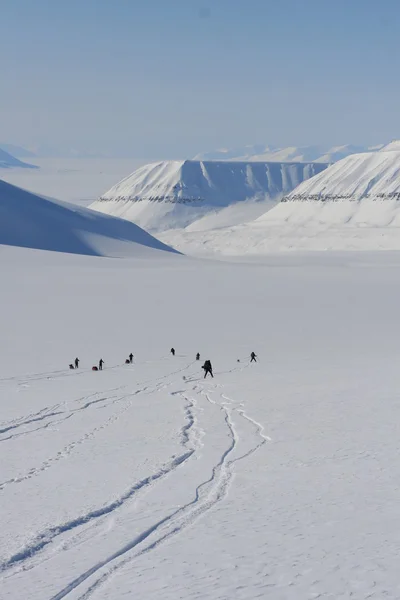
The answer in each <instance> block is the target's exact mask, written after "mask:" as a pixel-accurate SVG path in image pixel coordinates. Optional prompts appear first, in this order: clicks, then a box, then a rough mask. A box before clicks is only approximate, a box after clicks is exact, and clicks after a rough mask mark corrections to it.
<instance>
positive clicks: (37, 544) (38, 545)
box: [0, 367, 199, 574]
mask: <svg viewBox="0 0 400 600" xmlns="http://www.w3.org/2000/svg"><path fill="white" fill-rule="evenodd" d="M186 368H187V367H186ZM181 370H182V369H180V370H179V371H181ZM179 371H178V372H179ZM173 374H175V372H174V373H173ZM162 379H165V376H163V377H162ZM171 384H172V382H170V383H169V384H168V383H167V384H165V383H158V384H157V385H155V386H154V387H153V388H151V389H150V388H149V387H147V386H146V387H144V388H140V389H137V390H135V392H133V393H131V394H126V395H124V396H121V397H119V398H117V399H116V400H114V402H116V401H120V400H122V399H126V398H128V397H131V396H136V395H138V394H140V393H148V394H150V393H154V392H158V391H160V390H161V389H163V388H165V387H167V386H168V385H171ZM98 401H100V400H97V402H98ZM93 402H96V401H92V402H91V404H92V403H93ZM87 404H88V403H87ZM131 405H132V402H130V403H128V405H127V406H126V407H125V408H124V409H123V410H122V411H120V413H119V415H118V416H116V415H115V414H114V415H112V416H111V417H110V418H109V419H108V420H107V421H106V422H105V423H104V424H103V425H101V426H98V427H96V428H95V429H93V430H92V432H90V433H89V434H85V435H84V436H82V438H80V439H79V440H77V441H75V442H72V443H70V444H68V445H67V446H66V447H65V448H64V449H63V450H62V451H60V452H58V453H57V455H56V456H55V457H53V458H51V459H48V460H46V461H45V462H44V463H43V464H42V465H41V466H40V467H39V468H37V469H34V470H33V471H32V472H28V473H27V474H26V475H25V476H22V477H20V478H17V479H11V480H9V481H6V482H4V483H3V484H0V486H3V487H5V485H7V484H10V483H17V482H20V481H23V480H25V479H29V478H31V477H34V476H35V475H39V474H40V473H41V472H43V471H44V470H46V469H48V468H49V467H50V466H52V464H53V463H55V462H57V461H58V460H60V459H61V458H64V457H65V456H67V455H68V454H69V453H70V452H71V451H72V450H73V448H74V447H76V446H77V445H78V444H80V443H83V442H84V441H86V440H87V439H88V438H89V437H92V436H93V435H95V434H96V433H97V432H98V431H100V430H101V429H104V428H105V427H107V426H108V425H110V424H111V422H114V421H115V420H116V419H117V418H119V417H120V416H121V414H122V413H123V412H124V411H125V410H127V409H128V408H129V407H130V406H131ZM85 406H86V405H85ZM193 406H194V404H193V402H191V401H190V400H188V404H187V406H186V407H185V416H186V420H187V422H186V423H185V424H184V425H183V427H182V428H181V431H180V436H179V437H180V439H181V443H182V446H183V447H184V449H185V452H184V453H183V454H181V455H179V456H178V457H173V459H172V460H171V461H170V462H169V463H168V464H167V465H166V466H164V467H162V468H161V469H160V470H159V471H157V472H155V473H153V474H151V475H149V476H148V477H146V478H144V479H142V480H141V481H139V482H137V483H135V484H134V485H133V486H132V487H130V488H129V489H128V490H127V491H126V492H125V493H123V494H122V495H121V496H120V497H119V498H117V499H116V500H115V501H113V502H111V503H110V504H108V505H105V506H103V507H101V508H99V509H94V510H92V511H89V512H88V513H86V514H85V515H82V516H80V517H77V518H76V519H72V520H70V521H68V522H66V523H62V524H60V525H56V526H53V527H51V528H48V529H47V530H45V531H44V532H41V533H40V534H38V535H37V536H36V537H35V538H34V540H33V541H32V542H31V543H30V544H28V545H27V546H26V547H25V548H23V549H22V550H21V551H19V552H17V553H16V554H14V555H13V556H11V557H10V558H9V559H8V560H6V561H3V563H0V573H3V572H5V571H8V570H9V569H11V568H12V567H14V566H16V565H18V564H19V563H23V567H22V568H23V569H24V570H27V569H29V568H33V567H34V566H36V565H37V564H39V563H38V562H36V563H35V565H33V567H27V566H26V564H25V561H26V560H27V559H33V558H35V557H36V555H37V554H38V553H40V552H41V551H42V550H43V549H44V548H45V547H46V546H48V545H49V544H51V543H52V542H53V541H54V540H55V539H56V538H57V537H58V536H59V535H61V534H63V533H66V532H71V531H72V530H73V529H75V528H77V527H80V526H81V525H85V524H87V523H89V522H91V521H94V520H96V519H98V518H99V517H103V516H105V515H108V514H110V513H111V512H113V511H115V510H116V509H118V508H120V507H121V506H122V505H123V504H125V503H126V502H127V501H129V500H130V499H131V498H132V497H133V496H136V495H137V493H138V492H141V491H144V490H145V489H146V488H148V487H149V486H150V485H151V484H153V483H154V482H155V481H158V480H160V479H162V478H164V477H165V476H166V475H169V474H170V473H172V472H173V471H174V470H175V469H176V468H177V467H179V466H180V465H182V464H183V463H184V462H186V461H187V460H188V459H189V458H190V457H191V456H192V455H193V454H194V452H195V450H196V448H197V445H198V443H199V442H198V436H197V435H196V436H194V439H193V440H192V439H191V436H190V431H191V430H193V431H194V426H195V418H194V415H193V410H192V409H193ZM82 408H83V407H81V408H80V409H75V410H82ZM69 416H72V415H69ZM48 425H50V423H49V424H48ZM189 446H190V447H189ZM0 489H1V487H0ZM64 549H65V548H64ZM16 572H18V571H15V572H14V573H13V574H15V573H16Z"/></svg>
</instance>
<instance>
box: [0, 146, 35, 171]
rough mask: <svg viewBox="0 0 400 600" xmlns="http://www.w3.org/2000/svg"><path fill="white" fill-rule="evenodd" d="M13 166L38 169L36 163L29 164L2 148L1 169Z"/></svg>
mask: <svg viewBox="0 0 400 600" xmlns="http://www.w3.org/2000/svg"><path fill="white" fill-rule="evenodd" d="M12 167H20V168H23V169H38V167H37V166H36V165H29V164H28V163H25V162H22V161H21V160H18V158H15V156H12V154H9V153H8V152H6V151H5V150H2V149H1V148H0V169H10V168H12Z"/></svg>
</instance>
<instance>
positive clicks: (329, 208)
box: [160, 149, 400, 256]
mask: <svg viewBox="0 0 400 600" xmlns="http://www.w3.org/2000/svg"><path fill="white" fill-rule="evenodd" d="M399 199H400V152H399V151H396V150H395V149H392V150H389V151H386V152H383V151H379V152H370V153H363V154H355V155H352V156H348V157H347V158H345V159H343V160H341V161H339V162H337V163H335V164H333V165H331V166H330V167H328V169H326V170H325V171H323V172H322V173H320V174H319V175H316V176H315V177H313V178H311V179H309V180H307V181H304V182H303V183H302V184H300V185H299V186H298V187H297V188H296V189H295V190H293V192H291V193H290V194H288V195H287V196H286V197H285V198H284V199H283V201H282V202H279V203H278V204H277V205H276V206H275V207H273V208H272V210H269V211H268V212H266V213H265V214H263V215H261V216H258V218H256V219H255V220H254V221H250V222H247V223H243V222H242V223H236V224H233V226H228V227H223V228H220V229H218V230H209V231H204V230H200V229H197V230H195V231H189V230H183V231H182V230H181V231H171V232H166V233H165V234H162V235H161V236H160V237H161V239H162V240H163V241H164V242H165V243H168V244H171V245H173V246H174V247H175V248H178V249H180V250H181V251H183V252H185V253H188V254H193V255H206V256H212V255H216V254H217V255H224V256H243V255H247V256H250V255H262V254H268V253H271V252H272V253H274V252H280V251H283V252H287V251H294V250H303V251H304V250H305V251H309V250H314V251H315V250H320V251H322V250H324V251H326V250H358V251H361V250H362V251H365V250H400V235H399V233H400V230H399V227H400V202H399Z"/></svg>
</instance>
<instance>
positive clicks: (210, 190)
mask: <svg viewBox="0 0 400 600" xmlns="http://www.w3.org/2000/svg"><path fill="white" fill-rule="evenodd" d="M325 168H326V165H325V164H314V163H276V162H272V163H261V162H259V163H245V162H224V161H223V162H205V161H192V160H186V161H167V162H159V163H153V164H149V165H145V166H143V167H141V168H139V169H138V170H136V171H135V172H134V173H132V174H131V175H129V177H126V178H125V179H123V180H122V181H121V182H120V183H118V184H117V185H115V186H114V187H113V188H111V189H110V190H109V191H108V192H106V193H105V194H103V196H101V198H100V199H99V200H97V201H96V202H94V203H93V204H92V205H91V208H92V209H94V210H97V211H100V212H103V213H107V214H111V215H114V216H118V217H122V218H124V219H127V220H129V221H133V222H135V223H137V224H138V225H140V226H141V227H144V228H145V229H148V230H152V231H163V230H167V229H173V228H180V227H186V226H188V225H189V224H191V223H193V222H194V221H196V220H198V219H200V218H202V217H204V216H205V215H207V214H209V213H210V212H211V213H213V212H214V213H215V212H217V211H221V210H222V209H224V208H226V207H230V206H232V205H234V204H236V203H239V202H244V201H251V202H252V203H253V205H254V201H262V200H264V201H265V200H277V199H279V198H281V197H282V196H283V195H285V194H287V193H289V192H290V191H291V190H293V189H294V188H295V187H297V185H299V184H300V183H301V182H302V181H304V180H305V179H309V178H310V177H313V176H314V175H316V174H318V173H320V172H321V171H323V170H324V169H325ZM265 210H266V209H265ZM253 218H254V217H253Z"/></svg>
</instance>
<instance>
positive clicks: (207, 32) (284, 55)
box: [0, 0, 400, 159]
mask: <svg viewBox="0 0 400 600" xmlns="http://www.w3.org/2000/svg"><path fill="white" fill-rule="evenodd" d="M399 31H400V2H399V0H380V1H379V2H378V0H1V9H0V56H1V57H2V58H1V70H0V141H1V142H7V143H13V144H19V145H23V146H28V147H36V146H49V147H58V148H69V147H73V148H77V149H79V150H81V151H87V152H94V153H100V154H103V153H104V154H110V155H113V156H129V157H133V158H140V159H173V158H177V159H181V158H191V157H192V156H193V155H195V154H197V153H199V152H203V151H208V150H214V149H216V148H222V147H227V148H232V147H238V146H242V145H245V144H255V143H261V144H270V145H275V146H289V145H293V146H300V145H308V144H332V145H333V144H346V143H353V144H378V143H383V142H388V141H390V140H392V139H395V138H396V139H397V138H400V119H399V106H400V77H399V71H400V69H399V67H400V35H399Z"/></svg>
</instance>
